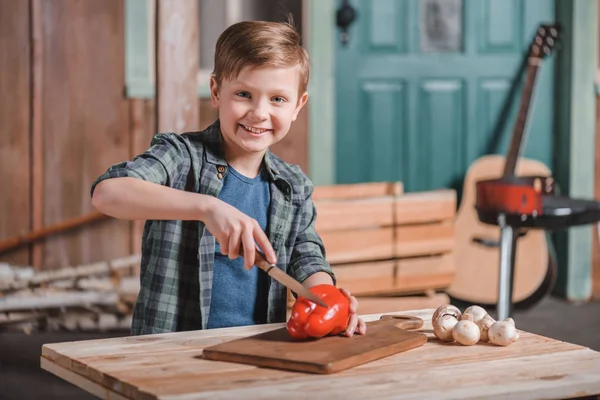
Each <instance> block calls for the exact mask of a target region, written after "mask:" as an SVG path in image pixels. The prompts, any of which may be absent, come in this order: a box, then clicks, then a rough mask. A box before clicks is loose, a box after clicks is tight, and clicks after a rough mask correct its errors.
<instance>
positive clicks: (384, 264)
mask: <svg viewBox="0 0 600 400" xmlns="http://www.w3.org/2000/svg"><path fill="white" fill-rule="evenodd" d="M332 268H333V271H334V273H335V275H336V277H337V285H338V286H339V287H343V288H345V289H348V290H349V291H350V292H351V293H352V294H354V295H356V296H358V295H360V296H368V295H375V294H378V295H383V294H403V293H411V292H423V291H426V290H430V289H437V288H445V287H448V286H449V285H450V283H451V282H452V277H453V276H454V260H453V257H452V255H451V254H446V255H443V256H434V257H420V258H407V259H398V260H394V261H380V262H369V263H361V264H340V265H334V266H333V267H332Z"/></svg>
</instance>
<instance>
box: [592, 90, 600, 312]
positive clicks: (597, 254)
mask: <svg viewBox="0 0 600 400" xmlns="http://www.w3.org/2000/svg"><path fill="white" fill-rule="evenodd" d="M595 145H596V151H595V153H596V156H595V160H594V161H595V165H594V171H595V175H596V178H595V180H594V198H595V199H600V95H599V96H596V141H595ZM593 228H594V229H593V230H592V231H593V234H592V236H593V237H592V298H593V299H594V300H597V301H600V238H599V237H598V229H597V227H596V226H594V227H593Z"/></svg>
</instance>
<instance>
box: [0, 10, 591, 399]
mask: <svg viewBox="0 0 600 400" xmlns="http://www.w3.org/2000/svg"><path fill="white" fill-rule="evenodd" d="M598 12H599V7H598V1H597V0H574V1H562V0H481V1H466V0H350V1H345V0H103V1H92V0H0V177H1V178H0V179H1V182H2V185H1V188H0V399H6V398H9V399H12V398H15V399H17V398H18V399H26V398H27V399H28V398H36V399H37V398H39V399H46V398H48V399H52V398H73V399H75V398H77V399H82V398H87V397H86V396H87V395H86V394H85V393H84V392H83V391H81V390H80V389H78V388H76V387H75V386H72V385H70V384H68V383H66V382H63V381H60V380H59V379H58V378H55V377H54V376H53V375H51V374H49V373H47V372H45V371H43V370H41V369H40V368H39V356H40V349H41V345H42V344H44V343H50V342H60V341H69V340H83V339H88V338H100V337H109V336H120V335H127V334H128V329H129V324H130V317H131V308H132V305H133V303H134V302H135V299H136V296H137V290H138V287H139V282H138V274H139V253H140V246H141V234H142V230H143V224H144V221H135V222H128V221H117V220H113V219H111V218H107V217H105V216H102V215H100V214H98V213H97V212H96V211H95V210H94V209H93V207H92V205H91V201H90V187H91V184H92V182H93V181H94V180H95V179H96V177H98V176H99V175H100V174H101V173H103V172H104V171H105V170H106V169H107V168H108V167H109V166H110V165H111V164H113V163H116V162H119V161H122V160H126V159H130V158H132V157H134V156H135V155H136V154H139V153H141V152H143V151H144V150H145V149H146V148H147V147H148V145H149V143H150V140H151V138H152V136H153V135H154V134H155V133H157V132H164V131H173V132H178V133H182V132H186V131H196V130H201V129H204V128H205V127H207V126H208V125H209V124H211V123H212V122H213V121H214V120H215V118H216V117H217V114H216V110H214V109H212V108H211V106H210V102H209V92H208V82H209V76H210V73H211V71H212V67H213V59H212V57H213V52H214V44H215V41H216V39H217V37H218V35H219V34H220V33H221V32H222V31H223V30H224V29H225V28H226V27H227V26H229V25H231V24H233V23H235V22H237V21H240V20H248V19H252V20H272V21H287V20H288V16H289V14H291V15H292V16H293V20H294V23H295V25H296V27H297V29H298V30H299V31H300V32H301V34H302V36H303V38H304V46H305V47H306V48H307V50H308V51H309V54H310V56H311V81H310V85H309V102H308V105H307V106H306V107H304V109H303V110H302V112H301V113H300V116H299V118H298V120H297V121H296V122H295V123H294V124H293V125H292V128H291V131H290V133H289V134H288V135H287V136H286V137H285V139H284V140H282V141H281V142H280V143H278V144H276V145H275V146H274V147H273V149H272V151H273V152H274V153H275V154H277V155H279V156H280V157H281V158H283V159H284V160H285V161H288V162H290V163H293V164H298V165H300V166H301V167H302V169H303V170H304V171H305V172H306V173H307V174H308V175H309V177H310V178H311V179H312V180H313V182H314V183H315V185H316V186H317V194H319V193H321V194H319V195H322V196H323V198H325V197H327V193H330V192H328V190H337V189H336V188H344V187H346V188H347V187H350V186H351V185H357V186H352V187H355V188H358V189H357V190H361V191H368V190H369V189H368V188H369V187H373V186H368V185H369V184H376V183H390V182H399V183H401V191H400V192H395V193H391V192H389V191H388V192H382V194H381V196H384V197H385V196H390V195H393V196H397V195H402V196H404V195H409V194H411V193H412V194H420V195H423V194H427V193H430V192H431V193H433V192H437V191H440V190H448V191H450V192H451V193H452V196H455V197H452V201H451V203H444V204H445V205H447V204H451V205H452V209H451V211H450V212H449V214H448V215H446V216H445V217H444V218H446V219H447V220H446V222H445V224H446V225H444V226H446V227H450V228H451V229H450V230H444V231H443V232H444V233H441V232H442V230H439V231H436V232H438V233H439V234H440V235H442V236H443V238H444V240H446V242H444V243H451V245H449V246H446V247H444V249H443V252H444V254H446V255H447V257H445V258H444V260H446V261H448V260H450V261H448V262H447V263H446V264H444V265H445V267H444V268H446V269H444V271H443V274H441V273H440V272H439V271H438V270H436V268H437V267H435V265H438V264H436V263H437V261H436V260H437V259H436V260H434V261H432V263H431V265H430V264H427V265H425V264H419V265H424V266H423V267H411V268H414V270H415V271H417V272H411V274H420V275H419V277H420V279H421V280H420V281H419V282H420V283H419V284H414V281H413V283H412V284H411V285H408V284H405V283H397V284H394V285H392V286H393V287H390V285H389V284H388V283H389V282H391V281H392V280H393V279H395V278H394V277H395V276H397V274H398V273H399V272H398V271H399V268H401V267H400V265H401V264H394V266H393V268H392V269H393V271H392V272H391V273H389V274H388V275H385V274H383V273H381V275H379V276H377V279H375V278H373V280H372V281H369V282H370V283H369V286H370V289H369V290H363V287H364V286H365V285H364V284H363V286H360V285H358V283H357V282H363V283H364V282H365V279H367V278H368V277H372V275H373V272H364V271H366V270H364V269H361V270H360V271H362V272H360V273H359V272H356V271H358V269H356V270H353V271H355V272H353V273H352V275H351V274H347V272H345V271H348V266H349V265H350V264H352V263H355V262H359V261H360V262H362V263H363V266H362V267H363V268H364V263H369V262H371V261H373V260H374V254H376V253H377V252H378V251H379V250H378V249H377V248H376V247H375V245H373V246H374V247H373V248H372V249H371V250H370V252H364V253H361V255H360V257H358V256H357V257H354V255H353V256H350V255H348V254H349V250H348V248H343V243H342V244H340V243H339V242H341V241H342V239H336V238H339V236H335V235H334V234H331V235H329V234H327V230H328V229H330V228H331V227H330V226H327V227H326V226H325V225H324V224H325V222H323V232H324V240H325V241H326V245H327V246H329V245H330V246H329V247H331V248H332V253H331V254H332V255H331V257H332V259H331V261H332V263H333V262H334V263H339V264H340V267H339V268H338V270H339V271H340V274H341V276H343V277H344V279H346V280H345V281H344V282H347V285H346V286H349V287H351V288H352V289H354V288H355V289H356V290H355V291H354V292H355V293H357V294H364V296H365V297H369V298H372V297H377V299H378V300H374V301H373V302H372V303H368V300H367V299H365V303H364V304H366V305H369V304H371V306H370V308H369V307H367V308H365V312H366V311H367V310H368V311H370V312H383V311H389V310H388V309H386V308H385V307H386V305H387V307H392V305H393V307H394V309H396V310H397V309H407V308H413V309H414V308H429V307H434V306H437V305H438V304H441V303H445V302H450V301H452V302H456V303H457V304H458V303H460V302H461V301H463V302H464V303H481V302H483V300H481V301H479V299H478V298H477V297H476V296H475V297H469V295H468V294H469V293H468V290H469V286H468V285H467V286H465V285H462V286H460V282H461V281H464V276H465V274H466V273H468V271H467V270H466V269H465V268H466V267H465V266H466V265H467V264H469V262H472V261H469V259H470V258H473V256H471V255H470V254H473V253H470V254H467V253H469V250H467V249H468V248H469V247H468V246H467V245H466V244H465V245H461V241H460V240H461V238H462V237H463V236H464V235H466V234H468V233H469V232H470V231H469V229H474V228H470V227H469V226H466V225H464V224H459V221H461V220H460V218H459V216H460V215H461V214H463V213H466V214H468V213H470V214H469V215H471V214H472V213H473V212H474V209H473V204H472V201H473V197H472V195H473V194H472V193H471V194H470V195H469V193H470V192H469V190H468V188H467V187H466V186H465V184H466V183H468V180H467V179H466V177H467V172H468V171H469V168H470V167H472V166H474V165H475V164H476V162H477V161H478V160H479V159H481V158H482V157H487V156H490V155H496V156H502V157H506V156H507V154H508V152H509V144H510V141H511V139H512V138H513V137H514V135H515V132H516V131H518V123H517V122H518V117H519V115H523V113H527V116H528V120H527V124H526V125H525V126H524V127H521V128H523V131H524V135H525V138H524V140H523V141H522V144H521V152H520V155H521V157H523V158H524V159H527V160H532V161H535V162H536V164H535V166H536V168H538V169H537V170H536V171H549V173H550V174H551V175H552V176H553V178H554V179H555V181H556V184H557V187H559V188H560V193H561V194H562V195H566V196H571V197H573V198H585V199H598V198H600V151H599V149H600V145H599V144H598V140H597V139H596V138H597V132H598V129H599V127H598V124H597V120H598V118H599V117H600V107H599V106H598V105H597V104H598V102H597V99H598V94H599V93H600V91H599V90H600V89H599V88H600V85H599V83H600V63H599V61H598V45H599V44H598V37H599V35H598V16H599V14H598ZM541 24H547V25H550V26H555V25H556V26H559V27H560V29H559V30H558V32H559V37H558V42H557V43H554V42H553V43H551V44H550V45H549V46H548V48H547V50H548V52H547V54H544V53H542V54H538V53H536V54H535V57H532V54H533V53H532V51H533V49H534V47H533V46H532V43H533V41H534V39H535V38H539V35H540V31H539V28H540V26H541ZM532 59H533V60H534V61H532ZM533 66H536V67H537V69H536V70H535V72H536V74H535V75H534V74H533V69H534V68H533ZM533 77H534V78H535V80H534V81H531V80H529V81H528V79H527V78H530V79H533ZM528 82H529V83H533V85H532V86H528V85H527V83H528ZM524 88H525V89H532V88H533V94H532V96H531V98H530V99H529V98H527V97H526V96H525V94H526V93H527V92H526V91H524ZM525 98H527V99H528V100H529V101H527V102H526V103H524V102H523V99H525ZM501 172H502V171H501V170H497V169H496V170H491V171H486V173H492V174H494V173H496V174H499V173H501ZM471 183H472V182H471ZM348 185H350V186H348ZM365 185H366V186H365ZM471 192H472V190H471ZM361 193H362V192H361ZM334 197H335V196H334ZM417 201H421V200H417ZM444 201H445V200H444ZM427 204H429V203H427ZM427 204H426V203H419V204H418V207H417V209H416V210H417V211H415V212H417V213H423V215H425V214H428V213H431V210H432V208H431V207H429V206H428V205H427ZM463 204H464V208H462V209H461V208H459V207H460V206H461V205H463ZM323 207H324V208H323V210H324V211H323V214H324V215H328V214H327V211H326V208H325V206H323ZM317 208H319V205H317ZM324 218H325V217H324ZM471 218H472V219H473V221H474V220H475V219H474V216H473V215H471ZM338 221H339V219H338ZM473 224H474V222H473ZM472 226H474V225H472ZM465 232H466V233H465ZM493 232H495V233H494V234H496V235H497V234H498V230H497V228H496V229H495V231H493ZM436 234H437V233H436ZM427 235H429V236H431V234H427ZM427 235H426V236H427ZM444 235H445V236H444ZM409 236H411V237H412V235H409ZM336 240H337V241H336ZM390 240H395V239H394V238H392V239H390ZM425 242H426V240H425V239H423V240H422V241H421V242H419V243H418V244H415V245H414V247H413V248H417V246H420V247H419V249H421V250H419V251H420V253H419V254H418V256H419V257H421V256H423V257H425V256H429V255H430V254H432V252H433V251H432V250H431V248H430V247H428V246H434V247H435V249H438V250H439V249H440V247H439V241H438V242H436V243H434V244H432V243H433V242H431V243H429V242H427V243H425ZM524 243H528V242H524ZM544 243H545V244H547V246H548V248H550V249H551V250H547V249H546V248H544V249H540V248H539V247H537V248H536V247H527V245H524V246H522V247H520V248H519V251H520V252H521V253H520V257H526V256H527V254H533V253H536V254H541V253H544V254H545V253H553V254H554V253H555V256H556V265H555V266H554V267H553V269H552V270H550V267H548V269H547V270H546V266H545V265H544V268H543V269H544V270H543V271H542V272H540V275H539V276H536V277H532V276H530V277H529V278H527V277H522V278H521V277H520V275H519V273H518V272H516V276H517V279H518V282H516V283H515V284H516V285H519V284H520V283H519V282H522V281H525V280H527V279H530V280H531V282H532V286H535V287H536V288H538V287H542V289H540V291H539V292H540V293H537V294H536V296H533V295H531V293H526V294H524V295H523V297H524V298H529V297H531V298H530V299H529V300H531V301H530V302H529V304H524V305H523V307H521V308H519V309H518V310H517V311H516V313H515V320H516V321H517V327H520V328H521V329H526V330H530V331H532V332H535V333H539V334H543V335H547V336H551V337H555V338H558V339H561V340H568V341H572V342H574V343H577V344H582V345H585V346H590V347H592V348H594V349H596V350H600V337H598V335H597V333H594V328H597V327H599V326H600V320H599V319H598V318H599V317H598V316H599V315H600V306H598V300H600V242H599V238H598V234H597V230H596V224H593V223H590V224H585V225H583V226H578V227H573V228H569V229H565V230H562V231H560V232H549V234H548V237H547V242H544ZM346 244H347V243H346ZM338 245H339V246H341V247H338ZM471 245H472V244H469V246H471ZM352 246H354V245H352ZM352 246H351V247H352ZM365 246H367V245H365ZM423 246H425V247H423ZM391 247H392V245H390V248H391ZM442 247H443V246H442ZM422 249H425V250H422ZM438 250H436V251H437V252H438V253H440V254H441V252H442V250H439V251H438ZM421 253H423V254H421ZM438 253H435V255H439V254H438ZM337 254H340V255H339V257H338V256H337ZM415 255H417V254H416V253H410V254H408V253H404V256H407V257H408V256H410V257H414V256H415ZM404 256H401V255H399V254H396V253H394V254H392V255H390V258H393V259H394V262H396V261H397V260H400V259H403V258H402V257H404ZM361 257H362V258H361ZM491 257H492V258H491V260H492V261H491V264H493V265H494V266H495V268H496V269H490V271H491V272H489V274H490V275H489V276H490V278H489V279H490V280H492V279H497V268H498V266H497V253H493V254H492V255H491ZM494 257H495V258H494ZM377 262H379V260H377ZM479 262H480V264H481V265H482V266H485V262H484V261H483V260H482V259H481V258H480V259H479ZM386 265H387V264H386ZM402 265H404V264H402ZM465 271H467V272H465ZM363 273H364V274H366V275H361V274H363ZM386 273H387V272H386ZM344 274H347V275H344ZM365 276H367V278H365ZM411 276H413V275H411ZM368 279H371V278H368ZM478 279H479V280H478ZM478 279H475V278H474V279H473V280H472V281H469V280H467V283H468V284H472V286H473V287H475V286H477V285H478V284H480V283H481V282H482V280H483V279H484V278H478ZM542 279H544V282H543V283H540V282H541V281H542ZM376 282H379V283H376ZM381 282H383V283H381ZM494 282H495V281H494ZM354 284H356V285H357V286H352V285H354ZM378 285H380V286H378ZM409 286H410V287H409ZM494 287H496V286H494ZM379 288H381V290H379ZM465 288H466V289H465ZM361 291H362V292H361ZM465 291H466V292H467V294H465ZM383 295H385V296H387V297H389V298H391V297H393V298H394V301H396V300H397V302H395V303H393V302H391V300H390V302H387V300H381V296H383ZM495 295H497V293H496V294H495ZM461 296H462V298H461ZM387 297H384V299H385V298H387ZM382 301H383V302H382ZM493 304H494V301H491V303H490V304H489V305H490V307H491V308H492V309H493ZM559 314H562V315H569V318H572V323H569V324H564V318H563V319H562V323H560V321H558V320H557V319H556V315H559ZM590 328H591V329H590ZM34 379H35V381H36V382H39V383H37V384H36V385H35V387H34V389H35V390H38V391H37V392H35V393H34V392H31V391H30V389H31V388H32V386H33V385H31V382H32V381H33V380H34ZM90 398H91V396H90Z"/></svg>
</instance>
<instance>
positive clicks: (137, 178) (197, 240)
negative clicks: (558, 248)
mask: <svg viewBox="0 0 600 400" xmlns="http://www.w3.org/2000/svg"><path fill="white" fill-rule="evenodd" d="M308 78H309V60H308V55H307V53H306V51H305V50H304V49H303V48H302V47H301V44H300V36H299V35H298V33H297V32H296V31H295V29H294V28H293V27H292V26H291V25H290V24H285V23H271V22H258V21H247V22H240V23H237V24H234V25H232V26H230V27H229V28H227V29H226V30H225V31H224V32H223V33H222V34H221V36H220V37H219V39H218V40H217V44H216V49H215V67H214V71H213V75H212V76H211V81H210V89H211V103H212V105H213V106H214V107H216V108H218V113H219V118H218V120H217V121H215V122H214V123H213V124H212V125H211V126H209V127H208V128H207V129H206V130H204V131H202V132H193V133H184V134H181V135H178V134H174V133H163V134H158V135H155V137H154V138H153V140H152V143H151V146H150V148H149V149H148V150H147V151H146V152H145V153H143V154H141V155H139V156H137V157H135V158H134V159H133V160H132V161H126V162H121V163H118V164H115V165H113V166H112V167H110V168H109V169H108V171H106V172H105V173H104V174H103V175H101V176H100V177H99V178H98V179H97V180H96V182H94V184H93V185H92V190H91V193H92V203H93V205H94V207H96V208H97V209H98V210H100V211H101V212H103V213H105V214H107V215H110V216H113V217H115V218H122V219H130V220H135V219H143V220H146V224H145V227H144V234H143V240H142V261H141V273H140V284H141V288H140V292H139V296H138V300H137V302H136V305H135V309H134V313H133V324H132V333H133V334H148V333H160V332H170V331H180V330H191V329H210V328H218V327H229V326H242V325H251V324H262V323H273V322H285V318H286V294H287V290H286V288H285V287H284V286H282V285H281V284H279V283H278V282H276V281H274V280H271V279H270V278H269V277H268V276H267V275H266V274H265V273H264V272H263V271H262V270H260V269H259V268H253V266H254V259H255V248H256V246H258V247H260V248H261V249H262V250H263V252H264V254H265V256H266V258H267V260H268V261H269V262H270V263H273V264H277V266H278V267H279V268H281V269H283V270H284V271H286V272H287V273H288V274H290V275H292V276H293V277H294V278H296V279H297V280H298V281H300V282H301V283H302V284H303V285H304V286H306V287H308V288H310V287H312V286H314V285H317V284H331V285H333V284H335V280H334V279H335V277H334V275H333V272H332V271H331V268H330V266H329V265H328V264H327V262H326V261H325V256H324V249H323V244H322V241H321V239H320V237H319V236H318V235H317V234H316V232H315V228H314V227H315V217H316V215H315V208H314V205H313V202H312V199H311V195H312V191H313V186H312V184H311V182H310V181H309V179H308V178H307V177H306V175H305V174H304V173H303V172H302V171H301V170H300V168H299V167H297V166H295V165H289V164H287V163H285V162H283V161H282V160H280V159H279V158H278V157H276V156H275V155H273V154H272V153H270V152H269V146H271V145H272V144H274V143H276V142H278V141H280V140H281V139H283V138H284V137H285V135H286V134H287V133H288V130H289V128H290V125H291V123H292V121H294V120H295V119H296V117H297V115H298V113H299V111H300V109H301V108H302V107H303V106H304V104H305V103H306V100H307V98H308V94H307V93H306V89H307V86H308ZM265 232H268V234H267V233H265ZM240 250H243V255H244V256H243V257H240V256H239V255H240ZM341 290H342V291H343V293H344V294H345V295H346V296H347V297H348V298H349V299H350V304H351V305H350V311H351V318H350V321H349V325H348V329H347V331H346V335H347V336H352V335H353V333H354V332H355V331H357V330H358V333H360V334H364V333H365V332H366V326H365V323H364V322H363V321H362V320H360V319H359V318H358V317H357V314H356V310H357V307H358V303H357V300H356V298H355V297H354V296H351V295H350V293H348V291H346V290H343V289H341Z"/></svg>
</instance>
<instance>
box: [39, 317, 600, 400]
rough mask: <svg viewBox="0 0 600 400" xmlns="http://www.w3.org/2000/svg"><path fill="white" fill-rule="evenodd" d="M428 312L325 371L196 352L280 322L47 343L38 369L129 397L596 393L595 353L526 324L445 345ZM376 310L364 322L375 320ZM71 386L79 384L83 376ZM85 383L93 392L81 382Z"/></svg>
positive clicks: (599, 361)
mask: <svg viewBox="0 0 600 400" xmlns="http://www.w3.org/2000/svg"><path fill="white" fill-rule="evenodd" d="M432 313H433V309H428V310H412V311H411V310H405V311H401V312H399V314H404V315H414V316H418V317H420V318H423V320H424V325H423V328H422V331H423V332H424V333H425V334H426V335H427V336H428V339H429V340H428V342H427V343H425V345H423V346H422V347H419V348H417V349H413V350H410V351H406V352H403V353H400V354H397V355H393V356H389V357H385V358H383V359H380V360H378V361H374V362H371V363H368V364H364V365H361V366H358V367H356V368H352V369H349V370H346V371H342V372H340V373H337V374H332V375H315V374H304V373H294V372H286V371H280V370H275V369H265V368H257V367H253V366H250V365H242V364H236V363H226V362H214V361H209V360H203V359H202V358H201V357H200V355H201V353H202V349H203V348H205V347H208V346H210V345H212V344H216V343H220V342H223V341H229V340H233V339H236V338H239V337H244V336H248V335H253V334H256V333H260V332H266V331H270V330H273V329H279V328H281V327H283V326H284V324H283V323H280V324H269V325H260V326H251V327H240V328H229V329H213V330H205V331H189V332H178V333H166V334H157V335H146V336H144V337H122V338H114V339H102V340H89V341H81V342H71V343H53V344H47V345H44V346H43V347H42V357H43V359H45V360H46V361H48V362H47V363H46V362H44V363H42V368H43V369H45V370H47V371H49V372H51V373H55V374H56V372H55V371H56V370H55V369H53V368H52V367H53V366H55V365H56V366H59V367H61V368H64V369H65V370H67V371H69V372H72V373H73V374H76V375H68V376H67V374H62V378H63V379H65V380H68V381H73V380H76V378H78V377H83V378H84V379H86V380H88V381H90V382H92V383H94V384H95V385H98V386H99V387H100V388H106V389H108V390H110V391H112V392H115V393H117V394H119V395H121V396H124V397H127V398H132V399H169V400H175V399H177V400H187V399H193V398H216V397H219V398H231V399H236V398H267V397H268V398H280V397H282V396H283V397H290V396H292V397H293V396H294V395H296V396H297V397H302V398H322V397H328V398H337V397H344V396H346V397H347V396H348V393H352V396H354V397H366V398H399V399H402V398H435V399H455V398H534V397H535V398H555V399H557V398H572V397H577V396H584V395H586V394H596V393H600V381H598V379H597V376H598V374H597V372H598V370H600V353H598V352H595V351H592V350H590V349H588V348H585V347H582V346H578V345H575V344H571V343H566V342H562V341H558V340H554V339H551V338H546V337H543V336H539V335H535V334H532V333H529V332H523V331H521V332H520V338H519V340H518V341H517V342H515V343H513V344H511V345H510V346H508V347H500V346H489V345H484V344H478V345H475V346H468V347H467V346H460V345H454V344H442V343H440V342H439V341H437V340H435V338H434V336H433V334H432V332H431V329H432V328H431V315H432ZM380 315H381V314H369V315H363V319H364V320H365V321H373V320H376V319H379V317H380ZM517 328H518V326H517ZM367 334H368V332H367ZM351 340H352V339H349V344H350V343H351ZM50 363H52V364H50ZM61 372H62V371H61ZM406 382H410V384H406ZM73 383H75V384H79V385H81V386H84V385H83V384H82V381H78V382H73ZM85 386H86V387H85V389H86V390H89V391H91V390H92V389H91V388H89V387H88V386H87V381H86V385H85ZM97 389H98V387H94V389H93V390H97ZM102 393H104V392H102Z"/></svg>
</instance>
